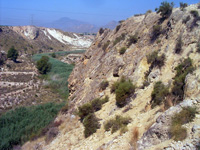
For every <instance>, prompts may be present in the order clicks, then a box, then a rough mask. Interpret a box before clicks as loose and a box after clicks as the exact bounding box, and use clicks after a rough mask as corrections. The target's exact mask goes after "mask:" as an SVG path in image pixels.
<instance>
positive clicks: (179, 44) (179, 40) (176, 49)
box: [175, 35, 183, 54]
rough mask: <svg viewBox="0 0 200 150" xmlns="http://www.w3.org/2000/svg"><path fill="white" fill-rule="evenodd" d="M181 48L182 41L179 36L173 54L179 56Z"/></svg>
mask: <svg viewBox="0 0 200 150" xmlns="http://www.w3.org/2000/svg"><path fill="white" fill-rule="evenodd" d="M182 46H183V41H182V36H181V35H180V36H179V37H178V41H177V43H176V47H175V53H177V54H179V53H180V52H181V51H182Z"/></svg>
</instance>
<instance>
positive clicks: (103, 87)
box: [100, 80, 109, 90]
mask: <svg viewBox="0 0 200 150" xmlns="http://www.w3.org/2000/svg"><path fill="white" fill-rule="evenodd" d="M108 86H109V82H108V81H106V80H105V81H102V82H101V84H100V89H101V90H105V89H106V88H107V87H108Z"/></svg>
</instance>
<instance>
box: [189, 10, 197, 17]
mask: <svg viewBox="0 0 200 150" xmlns="http://www.w3.org/2000/svg"><path fill="white" fill-rule="evenodd" d="M190 14H191V15H192V16H193V17H194V18H197V17H199V13H198V11H197V10H191V11H190Z"/></svg>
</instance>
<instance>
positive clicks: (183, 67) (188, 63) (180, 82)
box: [172, 58, 194, 101]
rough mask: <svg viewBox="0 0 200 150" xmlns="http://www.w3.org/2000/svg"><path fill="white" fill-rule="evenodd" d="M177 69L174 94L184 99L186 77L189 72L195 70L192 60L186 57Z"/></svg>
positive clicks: (179, 98) (180, 99) (179, 99)
mask: <svg viewBox="0 0 200 150" xmlns="http://www.w3.org/2000/svg"><path fill="white" fill-rule="evenodd" d="M175 70H176V75H175V78H174V82H173V85H174V86H173V88H172V94H173V95H174V96H175V97H177V98H178V101H182V100H183V97H184V86H185V78H186V76H187V74H189V73H192V72H193V70H194V67H193V66H192V60H191V59H190V58H187V59H184V61H183V62H182V63H181V64H179V65H178V66H177V67H176V68H175Z"/></svg>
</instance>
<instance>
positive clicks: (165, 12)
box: [155, 1, 174, 19]
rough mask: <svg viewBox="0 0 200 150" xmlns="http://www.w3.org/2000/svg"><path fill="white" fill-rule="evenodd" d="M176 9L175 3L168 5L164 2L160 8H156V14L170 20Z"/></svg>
mask: <svg viewBox="0 0 200 150" xmlns="http://www.w3.org/2000/svg"><path fill="white" fill-rule="evenodd" d="M173 7H174V3H173V2H172V3H168V2H167V1H164V2H162V3H161V5H160V7H159V8H156V9H155V10H156V13H160V15H161V16H162V18H163V19H166V18H168V17H169V16H170V15H171V14H172V9H173Z"/></svg>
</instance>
